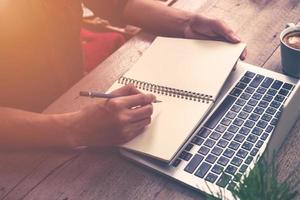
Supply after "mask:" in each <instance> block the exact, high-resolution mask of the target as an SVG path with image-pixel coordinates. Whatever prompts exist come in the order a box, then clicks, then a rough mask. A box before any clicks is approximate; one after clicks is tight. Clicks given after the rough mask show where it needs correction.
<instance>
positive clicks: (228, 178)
mask: <svg viewBox="0 0 300 200" xmlns="http://www.w3.org/2000/svg"><path fill="white" fill-rule="evenodd" d="M231 179H232V177H231V176H230V175H228V174H225V173H223V174H222V175H221V176H220V178H219V179H218V181H217V185H218V186H220V187H223V188H224V187H226V186H227V185H228V183H229V182H230V181H231Z"/></svg>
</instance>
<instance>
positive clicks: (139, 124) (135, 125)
mask: <svg viewBox="0 0 300 200" xmlns="http://www.w3.org/2000/svg"><path fill="white" fill-rule="evenodd" d="M150 123H151V118H150V117H148V118H146V119H143V120H140V121H137V122H134V123H132V124H130V125H129V126H128V130H129V132H130V133H136V132H137V131H139V130H142V129H144V128H145V127H146V126H148V125H149V124H150ZM134 135H135V134H134Z"/></svg>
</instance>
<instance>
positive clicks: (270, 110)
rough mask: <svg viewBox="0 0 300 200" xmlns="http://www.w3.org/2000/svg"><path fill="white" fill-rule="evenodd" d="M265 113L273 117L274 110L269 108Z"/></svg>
mask: <svg viewBox="0 0 300 200" xmlns="http://www.w3.org/2000/svg"><path fill="white" fill-rule="evenodd" d="M266 113H268V114H270V115H274V114H275V113H276V109H275V108H272V107H269V108H267V110H266Z"/></svg>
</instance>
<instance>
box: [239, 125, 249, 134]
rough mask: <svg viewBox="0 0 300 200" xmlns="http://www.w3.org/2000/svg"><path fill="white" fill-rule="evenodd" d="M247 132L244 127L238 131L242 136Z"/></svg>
mask: <svg viewBox="0 0 300 200" xmlns="http://www.w3.org/2000/svg"><path fill="white" fill-rule="evenodd" d="M249 132H250V129H248V128H246V127H242V128H241V129H240V131H239V133H240V134H242V135H248V133H249Z"/></svg>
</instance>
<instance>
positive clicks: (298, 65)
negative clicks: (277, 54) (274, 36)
mask: <svg viewBox="0 0 300 200" xmlns="http://www.w3.org/2000/svg"><path fill="white" fill-rule="evenodd" d="M298 32H299V34H300V26H296V25H295V24H292V23H290V24H288V25H287V28H286V29H284V30H283V31H282V32H281V34H280V42H281V64H282V71H283V72H284V73H285V74H287V75H289V76H293V77H295V78H300V49H298V48H296V47H292V46H291V45H289V44H287V42H286V41H285V37H286V36H288V35H289V34H292V33H298Z"/></svg>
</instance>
